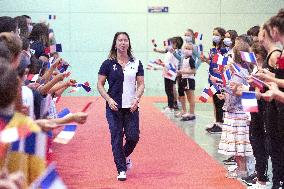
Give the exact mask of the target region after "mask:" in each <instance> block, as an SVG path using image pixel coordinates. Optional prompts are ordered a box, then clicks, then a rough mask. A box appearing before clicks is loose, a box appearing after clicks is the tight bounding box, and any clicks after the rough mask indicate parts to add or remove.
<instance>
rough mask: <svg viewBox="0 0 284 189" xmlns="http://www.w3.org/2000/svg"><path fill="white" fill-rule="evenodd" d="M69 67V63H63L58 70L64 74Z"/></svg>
mask: <svg viewBox="0 0 284 189" xmlns="http://www.w3.org/2000/svg"><path fill="white" fill-rule="evenodd" d="M69 66H70V65H69V64H68V63H67V62H62V63H61V64H60V65H59V66H58V67H57V69H58V71H59V72H60V73H63V72H65V71H66V70H67V69H68V67H69Z"/></svg>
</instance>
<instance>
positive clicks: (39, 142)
mask: <svg viewBox="0 0 284 189" xmlns="http://www.w3.org/2000/svg"><path fill="white" fill-rule="evenodd" d="M46 149H47V135H46V134H45V133H43V132H38V133H31V134H30V135H29V136H28V137H26V138H24V139H20V140H18V141H16V142H13V143H12V144H11V151H14V152H23V153H27V154H30V155H36V156H38V157H40V158H42V159H45V158H46Z"/></svg>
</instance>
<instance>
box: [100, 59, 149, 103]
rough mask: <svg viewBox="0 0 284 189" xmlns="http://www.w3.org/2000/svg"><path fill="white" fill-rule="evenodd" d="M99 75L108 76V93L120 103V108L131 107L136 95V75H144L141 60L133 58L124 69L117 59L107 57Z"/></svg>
mask: <svg viewBox="0 0 284 189" xmlns="http://www.w3.org/2000/svg"><path fill="white" fill-rule="evenodd" d="M99 75H104V76H106V78H107V81H108V85H109V89H108V92H107V93H108V95H109V96H110V97H111V98H112V99H113V100H114V101H115V102H116V103H117V104H118V106H117V107H118V108H130V107H131V103H132V101H133V100H134V98H135V97H136V96H135V95H136V88H137V86H136V76H144V69H143V65H142V63H141V61H140V60H135V59H131V60H129V62H128V63H127V64H126V65H125V67H124V69H123V68H122V66H121V65H120V64H119V63H118V62H117V60H111V59H107V60H105V61H104V62H103V64H102V65H101V67H100V70H99Z"/></svg>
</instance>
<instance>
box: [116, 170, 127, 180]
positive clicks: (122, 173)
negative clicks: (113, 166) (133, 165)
mask: <svg viewBox="0 0 284 189" xmlns="http://www.w3.org/2000/svg"><path fill="white" fill-rule="evenodd" d="M117 180H119V181H125V180H126V172H125V171H120V172H119V174H118V175H117Z"/></svg>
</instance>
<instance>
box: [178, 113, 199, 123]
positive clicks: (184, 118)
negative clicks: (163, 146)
mask: <svg viewBox="0 0 284 189" xmlns="http://www.w3.org/2000/svg"><path fill="white" fill-rule="evenodd" d="M195 119H196V117H195V115H192V114H185V115H183V116H182V118H181V121H192V120H195Z"/></svg>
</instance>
